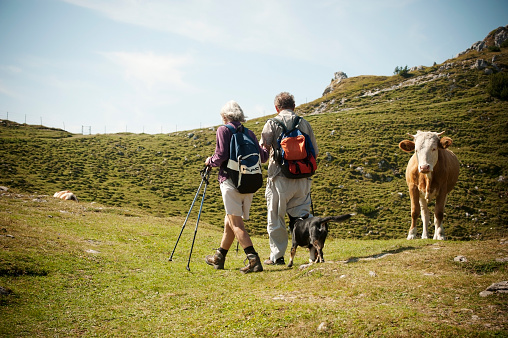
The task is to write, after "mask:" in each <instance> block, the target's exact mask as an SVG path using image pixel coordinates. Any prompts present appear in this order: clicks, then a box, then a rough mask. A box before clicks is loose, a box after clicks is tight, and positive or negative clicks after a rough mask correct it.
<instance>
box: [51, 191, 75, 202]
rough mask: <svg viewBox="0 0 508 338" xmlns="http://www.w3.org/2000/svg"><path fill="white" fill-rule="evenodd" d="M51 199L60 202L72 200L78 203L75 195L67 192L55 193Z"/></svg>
mask: <svg viewBox="0 0 508 338" xmlns="http://www.w3.org/2000/svg"><path fill="white" fill-rule="evenodd" d="M53 197H56V198H60V199H62V200H72V201H76V202H78V198H77V197H76V195H74V194H73V193H72V192H70V191H69V190H63V191H58V192H55V194H54V195H53Z"/></svg>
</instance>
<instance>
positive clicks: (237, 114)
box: [220, 100, 245, 122]
mask: <svg viewBox="0 0 508 338" xmlns="http://www.w3.org/2000/svg"><path fill="white" fill-rule="evenodd" d="M220 116H221V117H222V119H223V120H224V121H225V122H232V121H238V122H245V115H243V110H242V108H240V105H239V104H238V103H237V102H236V101H233V100H231V101H229V102H228V103H226V104H225V105H224V107H222V109H221V110H220Z"/></svg>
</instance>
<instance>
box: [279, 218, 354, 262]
mask: <svg viewBox="0 0 508 338" xmlns="http://www.w3.org/2000/svg"><path fill="white" fill-rule="evenodd" d="M354 215H355V214H345V215H341V216H329V217H309V218H302V217H292V216H291V215H289V214H288V216H289V230H290V231H291V234H292V237H293V240H292V242H293V243H292V246H291V259H290V260H289V264H288V267H292V266H293V258H294V257H295V254H296V248H297V247H298V246H301V247H304V248H309V250H310V257H314V259H313V260H312V259H311V261H313V262H314V263H317V262H319V263H322V262H324V259H323V247H324V246H325V240H326V236H327V235H328V222H330V221H335V222H342V221H345V220H347V219H349V218H350V217H351V216H354ZM316 253H317V255H316Z"/></svg>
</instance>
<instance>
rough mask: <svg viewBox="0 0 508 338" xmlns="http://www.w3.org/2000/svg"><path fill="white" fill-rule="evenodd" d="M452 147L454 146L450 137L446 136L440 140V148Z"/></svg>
mask: <svg viewBox="0 0 508 338" xmlns="http://www.w3.org/2000/svg"><path fill="white" fill-rule="evenodd" d="M451 145H452V139H451V138H449V137H446V136H444V137H441V139H440V140H439V146H440V148H443V149H446V148H448V147H449V146H451Z"/></svg>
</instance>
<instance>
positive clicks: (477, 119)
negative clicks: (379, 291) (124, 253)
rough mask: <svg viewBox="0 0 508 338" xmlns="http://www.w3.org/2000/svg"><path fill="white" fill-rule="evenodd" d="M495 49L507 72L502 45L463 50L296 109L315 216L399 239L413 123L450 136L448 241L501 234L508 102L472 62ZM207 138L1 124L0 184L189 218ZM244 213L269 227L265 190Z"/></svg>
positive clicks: (343, 86) (252, 124) (207, 208)
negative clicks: (310, 168)
mask: <svg viewBox="0 0 508 338" xmlns="http://www.w3.org/2000/svg"><path fill="white" fill-rule="evenodd" d="M493 55H497V57H498V58H497V61H496V64H497V65H498V67H500V68H505V69H506V68H508V56H506V55H505V53H504V49H502V52H501V53H499V52H489V51H486V52H482V53H477V52H470V53H468V54H465V55H463V56H461V57H459V58H456V59H452V60H448V61H447V62H445V63H443V64H442V65H436V66H433V67H424V68H423V69H422V70H420V71H417V72H413V73H409V74H410V77H409V78H403V77H401V76H398V75H395V76H389V77H386V76H383V77H380V76H359V77H355V78H349V79H346V80H343V81H342V82H341V83H340V85H339V86H337V87H336V88H335V89H334V91H332V92H331V93H329V94H327V95H326V96H324V97H321V98H318V99H316V100H315V101H312V102H309V103H308V104H305V105H302V106H299V107H298V108H297V111H298V113H299V114H301V115H304V116H305V118H306V119H308V120H309V121H310V123H311V124H312V126H313V128H314V130H315V133H316V137H317V140H318V146H319V150H320V155H319V157H318V159H317V161H318V171H317V174H316V175H315V176H314V177H313V180H314V183H313V191H312V198H313V201H314V203H313V204H314V207H315V214H317V215H320V216H325V215H337V214H343V213H348V212H358V213H359V215H358V217H357V218H356V219H355V220H353V221H352V222H351V223H350V227H339V228H334V229H333V231H334V232H335V235H337V236H340V237H341V238H351V239H398V238H404V237H405V236H406V234H407V229H408V227H409V222H410V210H409V208H410V207H409V206H410V202H409V196H408V194H407V186H406V183H405V176H404V172H405V167H406V164H407V161H408V160H409V157H410V154H407V153H404V152H403V151H401V150H400V149H399V148H398V143H399V142H400V141H402V140H403V139H405V138H407V137H408V136H407V135H406V134H407V133H415V132H416V131H417V130H418V129H420V130H431V131H445V132H446V133H445V135H446V136H449V137H451V138H452V139H453V142H454V143H453V145H452V147H451V149H452V151H454V152H455V153H456V154H457V156H458V158H459V160H460V161H461V170H460V176H459V182H458V183H457V185H456V187H455V189H454V190H453V191H452V192H451V194H450V195H449V197H448V203H447V207H446V209H445V213H446V215H445V219H444V227H445V234H446V236H447V237H448V238H449V239H453V240H469V239H478V238H480V239H482V238H483V239H489V238H497V237H499V236H506V235H507V234H508V226H507V222H506V219H505V217H504V215H506V214H507V213H508V203H506V196H507V193H506V191H507V180H506V177H508V157H507V156H508V145H507V144H508V133H507V130H506V126H507V124H506V122H507V111H508V103H507V101H502V100H499V99H496V98H492V97H491V96H490V95H489V94H488V92H487V87H488V84H489V81H490V77H489V76H487V75H485V74H484V73H483V72H482V71H478V70H474V69H471V65H473V64H474V62H475V61H476V60H477V59H478V58H483V59H485V60H491V59H492V57H493ZM409 84H411V85H409ZM366 93H377V94H375V95H365V94H366ZM320 107H321V108H320ZM269 117H271V116H268V117H267V118H269ZM264 122H265V119H264V118H262V119H254V120H251V121H248V122H247V123H246V125H247V127H248V128H249V129H252V130H253V131H254V132H255V133H256V134H257V135H259V134H260V132H261V128H262V126H263V124H264ZM214 145H215V129H214V128H208V129H198V130H191V131H185V132H178V133H171V134H158V135H146V134H130V133H119V134H108V135H89V136H84V135H72V134H69V133H66V132H64V131H62V130H59V129H54V128H53V129H52V128H44V127H41V126H30V125H20V124H16V123H13V122H10V121H2V122H1V123H0V147H2V157H1V158H0V184H1V185H4V186H7V187H9V188H16V189H20V190H21V191H26V192H30V193H37V194H48V195H52V194H53V193H54V192H56V191H60V190H72V191H73V192H74V193H75V194H76V195H77V196H78V198H79V199H80V200H82V201H87V202H98V203H102V204H105V205H109V206H129V207H136V208H140V209H143V210H145V211H147V212H150V213H151V214H152V215H155V216H167V217H184V216H185V215H186V213H187V211H188V207H189V203H188V196H189V195H191V196H192V195H193V194H194V193H195V190H196V189H197V186H198V185H199V181H200V177H199V171H200V169H201V168H202V166H203V163H204V160H205V158H206V157H207V156H209V155H211V154H212V153H213V151H214ZM265 170H266V165H265ZM265 172H266V171H265ZM215 175H216V170H214V172H213V173H212V182H211V184H210V189H208V191H207V202H206V203H205V205H204V209H203V210H204V214H205V215H206V216H205V217H206V219H207V221H208V222H210V223H211V224H214V225H215V226H216V227H217V228H218V229H220V228H221V227H222V218H223V206H222V201H221V196H220V193H219V189H218V184H217V181H216V179H215V177H216V176H215ZM251 215H252V219H253V220H255V222H253V223H252V224H251V225H250V226H251V230H252V233H254V234H257V235H262V234H264V233H265V232H266V206H265V200H264V196H263V191H262V190H261V191H260V192H258V193H257V194H256V195H255V197H254V201H253V205H252V210H251Z"/></svg>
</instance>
